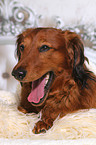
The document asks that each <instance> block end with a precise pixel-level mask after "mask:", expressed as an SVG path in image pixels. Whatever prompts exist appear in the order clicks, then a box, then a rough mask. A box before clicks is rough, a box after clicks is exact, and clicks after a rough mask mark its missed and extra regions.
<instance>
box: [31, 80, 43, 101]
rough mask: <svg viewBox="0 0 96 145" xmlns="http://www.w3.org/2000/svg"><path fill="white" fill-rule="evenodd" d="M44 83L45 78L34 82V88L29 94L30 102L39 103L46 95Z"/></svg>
mask: <svg viewBox="0 0 96 145" xmlns="http://www.w3.org/2000/svg"><path fill="white" fill-rule="evenodd" d="M44 84H45V78H44V79H43V80H41V79H39V80H37V81H34V82H32V90H31V93H30V94H29V96H28V101H29V102H33V103H39V101H40V99H41V98H43V96H44Z"/></svg>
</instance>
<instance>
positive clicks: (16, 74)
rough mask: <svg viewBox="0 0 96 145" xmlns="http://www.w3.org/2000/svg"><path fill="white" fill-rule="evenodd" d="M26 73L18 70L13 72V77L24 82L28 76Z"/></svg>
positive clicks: (20, 69)
mask: <svg viewBox="0 0 96 145" xmlns="http://www.w3.org/2000/svg"><path fill="white" fill-rule="evenodd" d="M26 73H27V71H26V70H24V69H22V68H18V69H16V70H15V69H14V70H13V71H12V76H14V77H15V78H16V79H17V80H23V78H24V77H25V76H26Z"/></svg>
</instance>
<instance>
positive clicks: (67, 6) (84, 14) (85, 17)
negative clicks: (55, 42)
mask: <svg viewBox="0 0 96 145" xmlns="http://www.w3.org/2000/svg"><path fill="white" fill-rule="evenodd" d="M19 2H20V3H22V4H24V5H25V6H28V7H30V8H31V9H33V10H34V12H35V13H36V14H38V15H40V14H41V15H42V16H44V22H43V23H44V25H45V24H46V25H48V23H50V18H51V17H53V16H60V17H61V18H62V19H63V21H64V23H65V24H70V23H77V22H83V23H96V0H19ZM49 25H50V24H49Z"/></svg>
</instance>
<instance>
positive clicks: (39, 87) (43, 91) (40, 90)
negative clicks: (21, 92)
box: [28, 72, 54, 106]
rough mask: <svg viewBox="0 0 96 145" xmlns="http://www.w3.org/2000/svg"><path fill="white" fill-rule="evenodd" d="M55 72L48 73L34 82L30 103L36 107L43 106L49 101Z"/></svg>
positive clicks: (29, 98)
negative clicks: (48, 97)
mask: <svg viewBox="0 0 96 145" xmlns="http://www.w3.org/2000/svg"><path fill="white" fill-rule="evenodd" d="M53 76H54V75H53V72H48V73H47V74H46V75H44V76H42V77H41V78H39V79H38V80H36V81H33V82H32V90H31V93H30V94H29V96H28V101H29V102H31V103H32V105H34V106H40V105H42V104H43V103H44V102H45V100H46V99H47V96H48V95H47V94H48V92H49V89H50V86H51V84H52V80H53Z"/></svg>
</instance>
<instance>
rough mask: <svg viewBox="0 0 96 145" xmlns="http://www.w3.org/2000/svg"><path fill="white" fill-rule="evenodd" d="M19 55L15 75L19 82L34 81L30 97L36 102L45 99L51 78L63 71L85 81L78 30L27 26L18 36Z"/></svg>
mask: <svg viewBox="0 0 96 145" xmlns="http://www.w3.org/2000/svg"><path fill="white" fill-rule="evenodd" d="M17 56H18V60H19V61H18V64H17V65H16V66H15V67H14V69H13V71H12V75H13V76H14V77H15V78H16V79H17V80H19V81H20V82H32V92H31V93H30V95H29V97H28V100H29V102H31V103H33V104H34V105H41V104H42V102H44V100H46V96H47V93H48V91H49V89H50V87H51V85H52V81H53V80H54V79H55V78H56V77H58V76H59V75H60V74H62V73H64V72H67V73H69V75H71V76H74V79H75V80H77V79H78V78H79V80H80V81H81V83H83V75H84V73H83V74H82V73H81V72H82V70H84V69H83V63H84V54H83V44H82V41H81V39H80V37H79V36H78V35H77V34H76V33H73V32H70V31H62V30H59V29H55V28H35V29H27V30H25V31H24V32H23V33H22V34H20V35H19V36H18V38H17ZM38 92H39V94H38ZM32 95H33V96H32ZM36 95H37V97H35V96H36Z"/></svg>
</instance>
